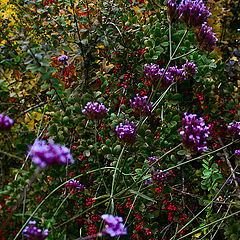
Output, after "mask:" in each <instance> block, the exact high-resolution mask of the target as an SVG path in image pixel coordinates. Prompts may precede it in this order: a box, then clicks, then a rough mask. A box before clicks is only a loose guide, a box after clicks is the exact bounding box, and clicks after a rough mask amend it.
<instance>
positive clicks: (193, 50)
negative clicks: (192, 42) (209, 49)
mask: <svg viewBox="0 0 240 240" xmlns="http://www.w3.org/2000/svg"><path fill="white" fill-rule="evenodd" d="M196 50H198V48H194V49H192V50H191V51H189V52H187V53H184V54H183V55H181V56H178V57H175V58H172V60H173V61H174V60H177V59H179V58H182V57H185V56H187V55H189V54H191V53H193V52H195V51H196Z"/></svg>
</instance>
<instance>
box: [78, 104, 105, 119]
mask: <svg viewBox="0 0 240 240" xmlns="http://www.w3.org/2000/svg"><path fill="white" fill-rule="evenodd" d="M108 111H109V109H108V108H106V107H105V106H104V105H103V104H102V103H100V104H99V103H97V102H95V103H92V102H88V103H87V104H86V106H85V108H84V109H83V110H82V113H83V114H84V115H85V116H86V117H87V118H88V119H91V120H99V119H102V118H104V117H105V116H106V115H107V113H108Z"/></svg>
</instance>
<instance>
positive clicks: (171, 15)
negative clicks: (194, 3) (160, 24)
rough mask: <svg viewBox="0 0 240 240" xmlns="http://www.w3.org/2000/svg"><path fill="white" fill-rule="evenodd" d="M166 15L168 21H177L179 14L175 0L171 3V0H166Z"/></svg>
mask: <svg viewBox="0 0 240 240" xmlns="http://www.w3.org/2000/svg"><path fill="white" fill-rule="evenodd" d="M167 16H168V21H169V22H177V21H178V20H179V18H180V16H181V11H180V8H179V7H178V5H177V1H176V0H175V2H174V3H173V2H172V0H168V9H167Z"/></svg>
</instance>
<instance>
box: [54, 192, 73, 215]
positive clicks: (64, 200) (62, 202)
mask: <svg viewBox="0 0 240 240" xmlns="http://www.w3.org/2000/svg"><path fill="white" fill-rule="evenodd" d="M70 195H71V193H69V194H68V195H67V196H66V197H65V198H64V199H63V201H61V203H60V205H59V206H58V208H57V210H56V211H55V213H54V214H53V217H55V216H56V215H57V213H58V211H59V209H60V208H61V206H62V205H63V204H64V203H65V202H66V200H67V199H68V197H69V196H70Z"/></svg>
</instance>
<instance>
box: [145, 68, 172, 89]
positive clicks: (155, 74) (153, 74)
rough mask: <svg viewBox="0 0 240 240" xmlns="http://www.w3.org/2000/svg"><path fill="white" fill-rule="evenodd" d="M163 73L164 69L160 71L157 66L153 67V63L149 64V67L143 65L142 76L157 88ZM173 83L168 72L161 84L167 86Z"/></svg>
mask: <svg viewBox="0 0 240 240" xmlns="http://www.w3.org/2000/svg"><path fill="white" fill-rule="evenodd" d="M163 73H164V68H161V69H160V68H159V65H155V64H153V63H151V64H150V65H149V64H145V66H144V69H143V74H144V75H145V77H146V78H147V79H148V81H149V82H150V83H151V84H152V85H154V86H157V84H158V82H159V81H160V79H161V77H162V75H163ZM173 81H174V79H173V77H171V75H170V74H169V73H168V72H166V73H165V75H164V77H163V79H162V83H163V84H164V85H166V86H168V85H170V84H171V83H173Z"/></svg>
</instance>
